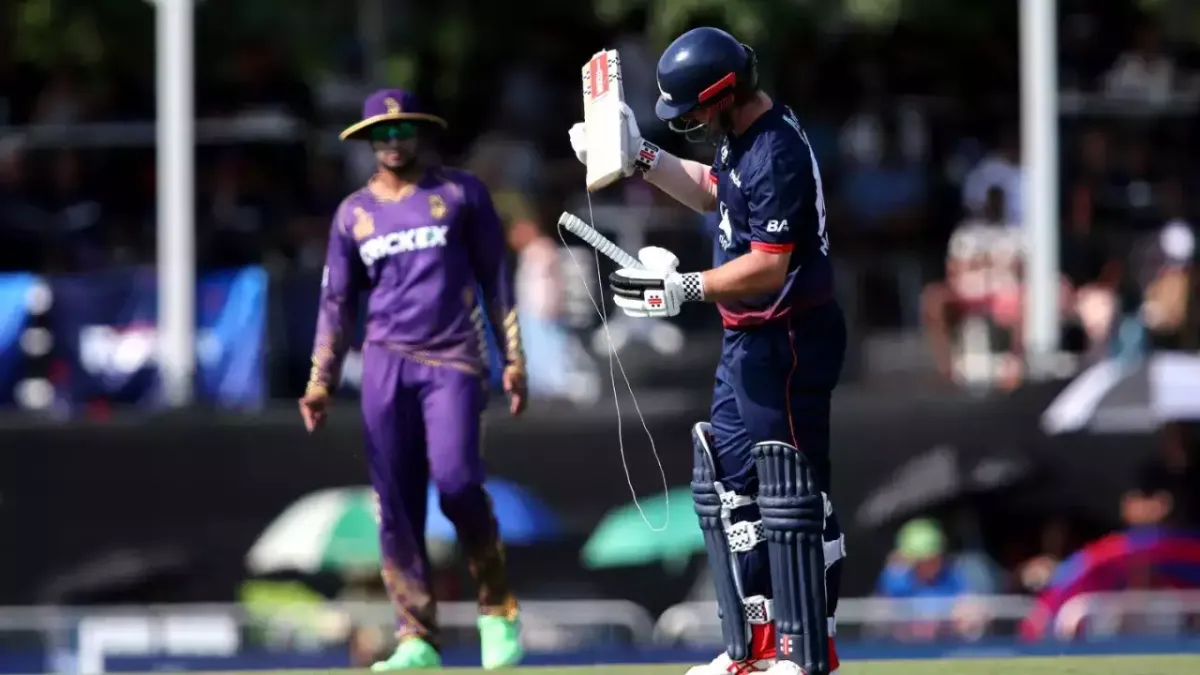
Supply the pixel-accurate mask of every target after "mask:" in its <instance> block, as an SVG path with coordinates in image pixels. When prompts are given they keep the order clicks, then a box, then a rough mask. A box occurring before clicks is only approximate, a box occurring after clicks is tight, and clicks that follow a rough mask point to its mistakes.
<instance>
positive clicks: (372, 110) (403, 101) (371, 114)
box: [340, 89, 449, 141]
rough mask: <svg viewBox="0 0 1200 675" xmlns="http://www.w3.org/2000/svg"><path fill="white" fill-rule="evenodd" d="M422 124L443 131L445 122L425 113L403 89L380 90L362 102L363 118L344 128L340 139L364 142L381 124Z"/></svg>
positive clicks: (415, 98)
mask: <svg viewBox="0 0 1200 675" xmlns="http://www.w3.org/2000/svg"><path fill="white" fill-rule="evenodd" d="M401 121H410V122H424V123H428V124H436V125H438V126H440V127H441V128H443V129H445V128H446V127H447V126H449V125H447V124H446V120H444V119H442V118H441V117H438V116H437V115H434V114H431V113H428V112H425V109H424V108H423V107H422V106H421V104H420V102H419V101H418V100H417V97H416V96H415V95H414V94H413V93H412V92H409V91H405V90H403V89H381V90H379V91H377V92H375V93H373V94H371V95H370V96H368V97H367V100H366V101H364V102H363V118H362V120H361V121H358V122H355V123H354V124H351V125H350V126H348V127H346V130H345V131H343V132H342V134H341V136H340V138H341V139H342V140H343V141H351V140H353V141H361V140H366V138H367V134H368V132H369V131H370V129H371V127H373V126H375V125H376V124H380V123H383V122H401Z"/></svg>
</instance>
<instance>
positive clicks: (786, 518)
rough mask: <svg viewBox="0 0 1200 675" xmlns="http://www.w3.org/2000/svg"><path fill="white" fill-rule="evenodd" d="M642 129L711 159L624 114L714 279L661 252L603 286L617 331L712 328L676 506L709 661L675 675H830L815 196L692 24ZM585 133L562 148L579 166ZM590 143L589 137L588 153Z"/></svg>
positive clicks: (806, 165) (737, 51)
mask: <svg viewBox="0 0 1200 675" xmlns="http://www.w3.org/2000/svg"><path fill="white" fill-rule="evenodd" d="M657 76H658V88H659V91H660V93H661V95H660V97H659V99H658V103H657V105H656V112H657V114H658V116H659V117H660V118H661V119H663V120H665V121H667V122H668V123H669V124H670V125H671V127H672V128H673V129H674V130H676V131H679V132H682V133H684V134H686V135H687V137H688V138H689V139H691V140H697V141H707V142H709V143H711V144H713V145H714V146H715V147H716V153H715V157H714V160H713V162H712V164H711V166H710V165H706V164H702V163H699V162H694V161H690V160H686V159H681V158H679V157H675V156H673V155H671V154H670V153H668V152H665V151H663V150H662V149H661V148H659V147H658V146H656V145H654V144H653V143H650V142H648V141H646V140H644V139H642V138H641V134H640V133H639V131H638V127H637V122H636V121H635V120H634V118H633V115H632V113H631V112H630V111H629V110H628V109H623V112H624V115H623V118H624V120H625V121H624V123H623V133H624V134H625V136H626V138H624V139H613V142H622V143H624V147H627V148H630V149H631V152H630V157H629V159H628V161H627V164H626V166H625V175H626V176H629V175H632V174H633V173H634V172H640V173H641V174H642V176H643V177H644V178H645V180H647V181H649V182H650V183H652V184H654V185H655V186H657V187H658V188H660V189H662V190H663V191H664V192H666V193H667V194H669V195H671V196H672V197H674V198H675V199H676V200H678V201H680V202H681V203H683V204H685V205H687V206H689V207H691V208H692V209H694V210H696V211H699V212H703V213H711V214H712V215H711V216H710V221H711V222H712V223H713V224H714V225H715V227H713V235H714V239H715V242H714V267H713V269H710V270H706V271H703V272H688V273H680V272H678V271H677V270H676V266H677V265H678V264H679V259H678V258H677V257H676V256H675V255H674V254H672V253H671V252H669V251H666V250H664V249H661V248H654V247H651V248H646V249H642V250H641V251H640V252H639V256H638V257H639V259H640V261H641V263H642V267H641V268H637V269H621V270H618V271H616V272H614V273H612V275H610V277H609V282H610V286H611V288H612V292H613V295H614V301H615V303H616V304H617V305H618V306H619V307H620V308H621V309H622V310H623V311H624V312H625V313H626V314H628V315H630V316H634V317H669V316H674V315H676V314H678V313H679V311H680V307H681V305H682V304H683V303H685V302H711V303H714V304H716V306H717V309H718V311H719V312H720V314H721V318H722V322H723V324H724V328H725V334H724V340H723V343H722V348H721V358H720V362H719V365H718V366H717V372H716V384H715V387H714V391H713V404H712V411H711V417H710V419H709V421H708V422H700V423H698V424H696V425H695V427H694V428H693V430H692V435H693V443H694V447H695V468H694V471H693V474H692V492H693V495H694V498H695V508H696V512H697V514H699V516H700V523H701V528H702V530H703V531H704V541H705V546H706V550H707V554H708V559H709V564H710V566H711V569H712V576H713V578H714V580H715V583H716V596H717V601H718V602H717V604H718V608H719V612H720V618H721V629H722V634H723V636H724V641H725V653H723V654H721V655H719V656H718V657H717V658H716V659H714V660H713V661H712V662H711V663H709V664H707V665H702V666H697V667H695V668H693V669H691V671H689V672H690V675H723V674H725V673H733V674H736V675H743V674H745V673H751V672H768V673H779V674H791V675H795V674H798V673H803V674H804V675H829V674H830V673H834V672H836V671H837V668H838V657H837V652H836V650H835V648H834V644H833V634H834V631H835V622H834V611H835V610H836V608H837V600H838V583H839V578H840V561H841V560H842V558H843V557H844V555H845V546H844V539H843V537H842V533H841V529H840V527H839V526H838V522H837V516H836V514H835V513H834V510H833V506H832V504H831V502H830V499H829V493H830V461H829V414H830V400H831V395H832V392H833V389H834V387H835V386H836V384H837V382H838V379H839V377H840V374H841V369H842V361H843V357H844V352H845V347H846V326H845V321H844V318H843V315H842V311H841V308H840V307H839V305H838V303H837V301H836V300H835V299H834V286H833V270H832V265H831V263H830V260H829V236H828V233H827V232H826V224H825V199H824V195H823V192H822V186H821V173H820V170H819V169H818V167H817V161H816V158H815V156H814V154H813V152H812V148H811V146H810V144H809V142H808V138H807V136H806V135H805V132H804V129H803V127H801V125H800V122H799V121H798V120H797V118H796V115H795V114H794V113H793V112H792V111H791V110H789V109H788V108H787V107H785V106H784V105H782V104H780V103H777V102H774V101H772V100H771V98H770V97H769V96H768V95H767V94H765V93H763V92H762V91H761V90H760V89H759V87H758V75H757V65H756V59H755V55H754V52H753V51H752V50H751V49H750V48H749V47H747V46H745V45H743V44H741V43H740V42H739V41H738V40H737V39H735V38H734V37H733V36H731V35H729V34H728V33H726V32H724V31H721V30H717V29H715V28H698V29H695V30H692V31H689V32H688V33H685V34H684V35H682V36H681V37H679V38H678V39H677V40H675V42H673V43H672V44H671V45H670V46H669V47H668V48H667V50H666V51H665V52H664V53H663V55H662V58H661V59H660V60H659V62H658V73H657ZM586 136H587V134H586V131H585V128H584V127H583V126H582V125H580V124H577V125H575V127H574V128H572V129H571V142H572V147H573V148H574V149H575V152H576V154H577V155H578V156H579V159H580V161H583V162H585V163H586V161H587V156H586V153H587V142H586ZM593 142H594V141H593Z"/></svg>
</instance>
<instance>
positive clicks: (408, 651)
mask: <svg viewBox="0 0 1200 675" xmlns="http://www.w3.org/2000/svg"><path fill="white" fill-rule="evenodd" d="M441 667H442V655H441V654H438V652H437V650H436V649H434V648H433V645H431V644H429V643H428V642H426V641H425V640H423V639H422V638H419V637H410V638H405V639H404V640H401V641H400V644H399V645H396V651H395V652H394V653H393V654H392V655H391V657H389V658H388V660H387V661H380V662H379V663H376V664H375V665H373V666H371V670H372V671H374V672H376V673H383V672H388V671H393V670H416V669H418V668H441Z"/></svg>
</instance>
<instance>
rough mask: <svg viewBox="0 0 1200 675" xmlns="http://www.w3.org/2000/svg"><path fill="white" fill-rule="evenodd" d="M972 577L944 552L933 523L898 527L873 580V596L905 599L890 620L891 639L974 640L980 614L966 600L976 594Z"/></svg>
mask: <svg viewBox="0 0 1200 675" xmlns="http://www.w3.org/2000/svg"><path fill="white" fill-rule="evenodd" d="M979 592H980V589H979V588H977V587H975V586H974V584H973V583H972V575H971V574H969V573H968V572H967V571H966V570H964V569H963V568H962V567H961V566H960V565H959V561H958V560H957V558H956V557H954V556H950V555H948V554H947V552H946V536H945V534H944V533H943V532H942V529H941V527H939V526H938V524H937V523H936V522H934V521H933V520H929V519H924V518H919V519H916V520H911V521H909V522H907V523H905V524H904V526H903V527H901V528H900V532H899V533H898V534H897V535H896V548H895V549H894V550H893V552H892V554H891V556H890V557H889V559H888V563H887V566H886V567H884V569H883V573H882V574H881V575H880V577H879V582H878V585H877V588H876V594H877V595H878V596H880V597H884V598H889V599H893V600H906V601H908V602H906V603H904V604H903V605H899V606H898V607H903V609H901V610H900V611H901V612H902V614H901V616H890V617H888V618H889V619H891V621H889V623H891V622H892V621H894V622H895V623H892V628H893V636H894V637H896V638H898V639H902V640H915V641H929V640H935V639H937V638H939V637H943V636H945V635H947V634H958V635H960V636H966V635H971V636H973V635H976V634H977V633H978V632H979V629H980V628H981V622H982V615H981V614H980V613H979V612H978V611H977V610H978V608H977V606H975V605H974V604H973V603H970V602H969V601H967V596H969V595H970V594H972V593H979Z"/></svg>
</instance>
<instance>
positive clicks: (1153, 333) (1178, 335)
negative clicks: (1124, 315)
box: [1132, 183, 1196, 349]
mask: <svg viewBox="0 0 1200 675" xmlns="http://www.w3.org/2000/svg"><path fill="white" fill-rule="evenodd" d="M1162 194H1163V210H1164V215H1165V216H1166V223H1164V224H1163V225H1162V226H1161V227H1160V228H1159V229H1158V230H1157V231H1155V232H1151V233H1149V234H1148V235H1146V236H1144V237H1142V239H1141V240H1140V241H1139V242H1138V243H1137V244H1136V245H1135V247H1134V256H1135V258H1134V261H1133V269H1132V272H1133V280H1134V282H1135V285H1136V288H1137V290H1138V291H1139V293H1138V295H1140V300H1141V303H1140V304H1141V307H1140V315H1141V320H1142V323H1143V325H1144V326H1145V327H1146V330H1147V331H1148V333H1149V336H1148V337H1149V339H1150V345H1151V347H1152V348H1155V349H1181V348H1184V347H1185V343H1191V344H1188V345H1187V346H1191V347H1195V346H1196V345H1195V340H1194V339H1189V338H1192V337H1193V336H1191V335H1188V333H1189V330H1188V329H1189V328H1193V327H1192V326H1189V325H1188V323H1189V322H1188V319H1189V316H1188V313H1189V312H1188V309H1189V308H1190V305H1191V299H1192V298H1191V289H1192V283H1193V275H1192V270H1193V266H1194V263H1195V258H1196V232H1195V229H1194V228H1193V227H1192V225H1191V223H1189V222H1188V221H1187V220H1186V219H1184V208H1183V193H1182V190H1181V189H1180V188H1179V185H1178V184H1174V183H1173V184H1170V185H1168V186H1167V187H1166V188H1164V189H1163V192H1162ZM1192 332H1194V331H1192Z"/></svg>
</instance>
